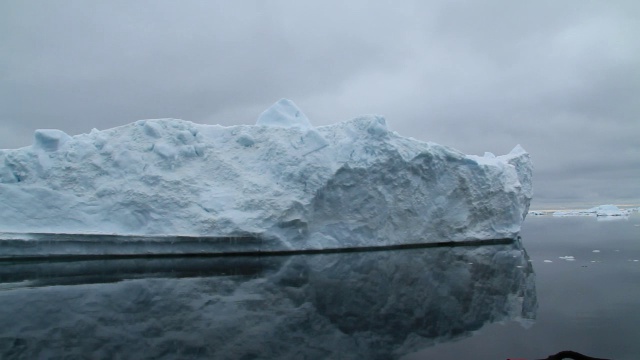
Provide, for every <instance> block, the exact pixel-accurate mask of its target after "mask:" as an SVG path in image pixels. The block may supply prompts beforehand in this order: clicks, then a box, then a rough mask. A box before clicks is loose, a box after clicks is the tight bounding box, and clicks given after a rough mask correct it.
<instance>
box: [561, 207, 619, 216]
mask: <svg viewBox="0 0 640 360" xmlns="http://www.w3.org/2000/svg"><path fill="white" fill-rule="evenodd" d="M629 213H630V211H629V210H625V209H620V208H619V207H617V206H615V205H600V206H595V207H592V208H589V209H583V210H565V211H556V212H554V213H553V216H628V215H629Z"/></svg>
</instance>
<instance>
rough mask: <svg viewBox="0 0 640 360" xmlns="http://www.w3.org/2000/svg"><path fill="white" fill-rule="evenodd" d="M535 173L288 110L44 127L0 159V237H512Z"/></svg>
mask: <svg viewBox="0 0 640 360" xmlns="http://www.w3.org/2000/svg"><path fill="white" fill-rule="evenodd" d="M531 171H532V169H531V163H530V160H529V155H528V154H527V153H526V152H525V151H524V150H523V149H522V148H521V147H520V146H516V148H515V149H514V150H513V151H512V152H511V153H509V154H507V155H504V156H498V157H495V156H493V155H492V154H490V153H487V154H485V156H483V157H480V156H470V155H465V154H462V153H460V152H458V151H456V150H453V149H451V148H448V147H445V146H441V145H438V144H435V143H430V142H421V141H418V140H415V139H411V138H405V137H402V136H400V135H398V134H397V133H395V132H392V131H389V130H388V129H387V126H386V122H385V119H384V118H382V117H380V116H363V117H359V118H356V119H353V120H350V121H346V122H342V123H338V124H334V125H329V126H322V127H316V128H314V127H312V126H311V125H310V123H309V120H308V119H307V118H306V116H305V115H304V114H303V113H302V112H301V111H300V110H299V109H298V108H297V107H296V106H295V105H294V104H293V103H292V102H291V101H289V100H281V101H279V102H278V103H276V104H275V105H274V106H273V107H272V108H270V109H268V110H266V111H265V112H264V113H263V114H262V115H261V116H260V117H259V119H258V122H257V125H253V126H231V127H222V126H218V125H201V124H194V123H192V122H188V121H182V120H175V119H159V120H141V121H137V122H135V123H131V124H128V125H125V126H121V127H117V128H113V129H108V130H104V131H98V130H95V129H94V130H93V131H91V133H89V134H81V135H77V136H73V137H70V136H68V135H66V134H64V133H63V132H62V131H59V130H38V131H37V132H36V136H35V143H34V145H32V146H28V147H25V148H21V149H15V150H0V231H3V232H62V233H115V234H174V235H210V236H233V235H256V236H259V237H261V238H264V239H271V240H273V241H275V242H277V243H278V244H280V245H281V246H284V247H285V248H292V249H297V248H310V247H315V248H321V247H340V246H358V245H384V244H397V243H407V242H410V243H414V242H433V241H443V240H453V241H456V240H470V239H492V238H506V237H513V236H515V235H516V234H517V233H518V231H519V230H520V225H521V223H522V221H523V220H524V217H525V215H526V213H527V210H528V207H529V202H530V199H531V196H532V188H531Z"/></svg>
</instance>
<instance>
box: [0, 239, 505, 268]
mask: <svg viewBox="0 0 640 360" xmlns="http://www.w3.org/2000/svg"><path fill="white" fill-rule="evenodd" d="M343 235H344V236H345V238H346V236H347V235H348V233H343ZM513 241H514V239H486V240H470V241H465V240H458V241H451V240H443V241H432V242H427V243H425V242H421V241H419V240H414V241H413V242H412V241H407V240H400V241H398V240H388V241H384V242H379V243H378V244H374V245H371V246H365V245H361V243H358V242H355V243H351V242H350V241H348V240H344V241H341V242H340V243H336V244H333V247H331V246H325V247H313V246H309V247H305V248H300V247H297V248H291V246H290V244H291V243H290V242H282V241H280V239H278V238H266V239H265V238H262V237H260V236H250V235H244V236H240V235H238V236H226V237H222V236H140V235H130V236H125V235H102V234H47V233H26V234H20V233H0V261H18V260H37V259H45V260H46V259H49V260H56V259H58V260H60V259H85V260H87V259H116V258H135V257H186V256H188V257H202V256H240V255H243V256H260V255H291V254H314V253H334V252H354V251H355V252H360V251H383V250H393V249H406V248H423V247H439V246H469V245H491V244H504V243H511V242H513Z"/></svg>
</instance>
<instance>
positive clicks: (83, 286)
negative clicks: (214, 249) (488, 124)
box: [0, 241, 537, 359]
mask: <svg viewBox="0 0 640 360" xmlns="http://www.w3.org/2000/svg"><path fill="white" fill-rule="evenodd" d="M192 260H193V262H191V261H192ZM5 266H6V267H5ZM3 269H4V270H3V273H1V274H2V275H1V276H3V277H11V276H14V277H13V279H9V278H6V279H7V281H13V282H5V283H4V284H3V286H4V288H5V290H1V291H0V302H1V303H2V304H3V306H2V307H0V322H2V323H1V324H0V325H1V326H0V357H4V358H6V357H21V358H38V357H43V356H44V357H56V356H62V355H64V356H67V357H74V356H85V355H87V354H91V356H93V357H96V358H105V357H109V356H110V355H113V354H116V353H119V354H127V356H128V357H131V358H162V357H170V358H185V357H188V358H195V359H230V358H236V359H239V358H252V359H273V358H279V359H299V358H342V359H388V358H397V357H399V356H401V355H403V354H406V353H409V352H413V351H416V350H419V349H421V348H424V347H427V346H430V345H433V344H435V343H441V342H445V341H451V340H453V339H457V338H460V337H466V336H471V335H472V333H473V331H475V330H478V329H480V328H482V327H483V326H484V325H486V324H489V323H493V322H498V321H507V320H515V321H520V322H522V323H523V324H529V323H530V322H531V321H533V319H534V318H535V313H536V308H537V301H536V294H535V276H534V273H533V269H532V267H531V264H530V262H529V261H528V256H527V255H526V252H525V251H524V249H523V248H522V247H521V244H520V242H519V241H515V242H510V243H508V244H502V245H491V246H472V247H436V248H425V249H407V250H395V251H376V252H359V253H341V254H316V255H295V256H277V257H241V258H234V257H214V258H196V259H188V261H185V259H181V258H176V259H121V260H115V261H113V260H109V261H104V260H101V261H76V262H15V263H11V264H3ZM12 270H13V271H12ZM16 274H22V275H20V276H18V275H16ZM83 274H84V276H85V277H84V278H83V277H82V276H83ZM65 279H66V280H65ZM69 279H70V280H69ZM101 279H102V280H101ZM56 284H65V285H64V286H56ZM68 284H75V285H73V286H69V285H68ZM8 285H12V286H8ZM2 319H4V320H2ZM7 319H11V321H10V322H9V321H7Z"/></svg>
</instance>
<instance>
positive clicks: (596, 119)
mask: <svg viewBox="0 0 640 360" xmlns="http://www.w3.org/2000/svg"><path fill="white" fill-rule="evenodd" d="M639 14H640V3H638V2H636V1H618V2H615V3H614V2H602V1H583V0H571V1H562V2H557V1H537V2H527V3H523V2H513V1H489V2H477V1H456V2H450V1H414V2H405V3H402V5H399V4H396V3H391V2H374V3H371V2H367V1H353V2H348V3H344V2H332V1H326V2H313V3H311V2H295V1H270V2H263V1H253V2H251V1H249V2H224V1H220V2H218V1H211V2H209V1H202V2H200V1H185V2H169V1H136V2H130V1H95V2H86V1H65V2H50V1H23V2H5V3H3V4H1V5H0V34H3V35H2V37H0V50H2V53H3V57H2V58H0V82H1V84H2V85H1V86H0V123H1V124H3V126H2V127H1V128H0V129H1V130H0V148H5V147H16V146H23V145H27V144H28V143H29V141H30V138H31V134H32V133H33V130H34V129H36V128H60V129H62V130H64V131H66V132H68V133H70V134H76V133H80V132H87V131H89V130H90V129H91V128H93V127H97V128H108V127H112V126H116V125H121V124H124V123H127V122H131V121H134V120H137V119H142V118H157V117H176V118H183V119H187V120H192V121H196V122H209V123H221V124H223V125H231V124H238V123H244V124H247V123H252V122H253V121H255V119H256V118H257V116H258V115H259V113H260V111H262V110H263V109H265V108H266V107H268V106H269V105H270V104H271V103H272V102H274V101H276V100H277V99H279V98H281V97H288V98H291V99H293V100H294V101H296V103H298V105H299V106H300V107H301V108H302V109H303V111H305V113H306V114H307V115H308V116H309V118H310V119H311V121H312V122H313V123H314V124H316V125H323V124H328V123H332V122H336V121H340V120H346V119H349V118H351V117H354V116H357V115H360V114H363V113H378V114H383V115H385V116H386V117H387V119H388V123H389V126H390V127H391V128H392V129H393V130H397V131H398V132H399V133H401V134H403V135H406V136H413V137H416V138H419V139H422V140H428V141H435V142H439V143H442V144H445V145H449V146H451V147H454V148H457V149H459V150H461V151H463V152H466V153H475V154H482V153H483V152H484V151H492V152H495V153H497V154H500V153H506V152H508V151H509V150H510V149H511V148H512V147H513V146H514V145H515V144H517V143H520V144H522V145H523V146H524V147H525V148H526V149H527V150H528V151H529V152H530V153H531V154H532V157H533V159H534V163H535V165H536V174H535V181H536V183H535V189H536V198H535V200H534V206H536V204H537V203H539V204H541V206H542V204H543V203H549V202H553V201H570V202H575V201H578V200H580V199H586V198H589V199H588V200H587V201H593V202H596V203H597V202H599V201H610V200H611V201H613V200H616V199H619V200H623V199H629V200H631V201H637V202H640V194H639V193H638V190H637V189H636V188H637V186H635V182H637V180H636V179H637V178H639V177H640V166H638V161H639V160H638V159H639V158H640V143H639V142H638V141H637V136H638V135H637V134H640V121H639V117H640V102H638V101H637V99H636V98H637V94H638V93H640V65H638V64H640V43H638V41H637V40H636V37H637V34H638V33H640V16H639ZM612 184H615V185H614V186H612ZM563 194H564V195H563ZM581 194H582V195H581Z"/></svg>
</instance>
